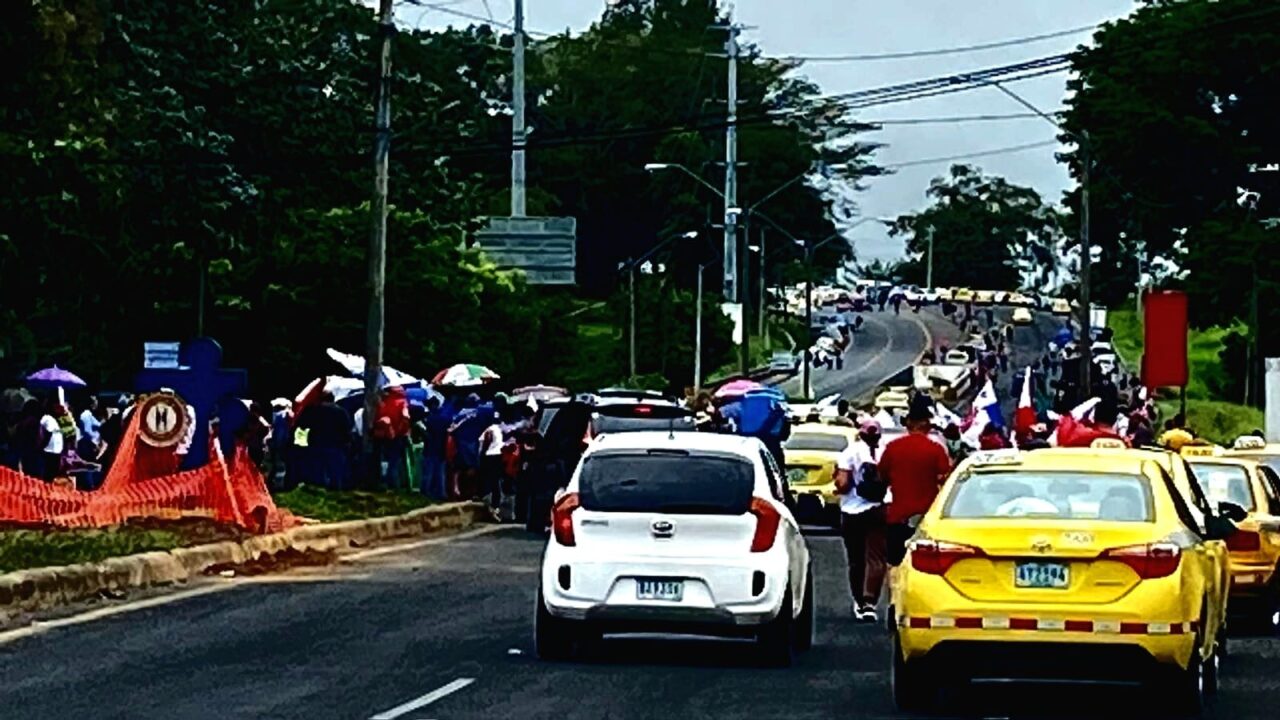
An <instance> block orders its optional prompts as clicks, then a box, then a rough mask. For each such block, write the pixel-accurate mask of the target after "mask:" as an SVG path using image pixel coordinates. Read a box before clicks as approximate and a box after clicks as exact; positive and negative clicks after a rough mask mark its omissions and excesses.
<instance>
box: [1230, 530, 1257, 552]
mask: <svg viewBox="0 0 1280 720" xmlns="http://www.w3.org/2000/svg"><path fill="white" fill-rule="evenodd" d="M1227 549H1228V550H1231V551H1235V552H1257V551H1259V550H1261V549H1262V536H1261V535H1259V534H1258V533H1256V532H1253V531H1252V530H1237V531H1235V532H1233V533H1231V534H1230V535H1228V536H1227Z"/></svg>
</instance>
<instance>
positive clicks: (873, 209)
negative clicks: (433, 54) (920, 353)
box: [400, 0, 1134, 261]
mask: <svg viewBox="0 0 1280 720" xmlns="http://www.w3.org/2000/svg"><path fill="white" fill-rule="evenodd" d="M440 4H442V5H446V6H447V7H448V8H449V9H452V10H457V11H461V12H467V13H473V14H476V15H481V16H487V15H488V14H489V13H490V12H492V14H493V17H494V18H495V19H496V20H497V21H498V22H501V23H506V22H510V19H511V16H512V4H511V0H487V7H486V1H485V0H441V2H440ZM605 4H606V0H525V8H526V9H525V13H526V27H528V28H529V29H530V30H545V31H548V32H561V31H564V30H565V29H569V30H572V31H577V30H582V29H584V28H586V27H587V26H589V25H590V24H591V23H592V22H593V21H594V20H596V19H598V18H599V16H600V14H601V12H602V11H603V9H604V7H605ZM734 6H735V8H736V10H735V19H736V20H737V21H738V22H740V23H743V24H745V25H748V26H753V29H751V30H749V31H748V32H747V33H746V35H745V39H747V40H749V41H751V42H754V43H756V44H757V45H759V46H760V48H761V50H762V51H763V52H764V53H765V54H768V55H810V56H812V55H848V54H876V53H896V52H905V51H913V50H930V49H937V48H952V47H961V46H966V45H974V44H983V43H989V42H996V41H1001V40H1006V39H1011V38H1019V37H1027V36H1035V35H1043V34H1047V33H1053V32H1055V31H1059V30H1066V29H1070V28H1077V27H1082V26H1086V25H1091V24H1096V23H1100V22H1103V21H1105V20H1110V19H1114V18H1116V17H1120V16H1123V15H1125V14H1127V13H1128V12H1129V11H1130V9H1131V8H1132V7H1133V6H1134V3H1133V0H964V1H963V2H959V1H957V0H738V2H736V3H734ZM423 13H424V10H423V9H420V8H414V7H409V8H405V10H403V11H402V12H401V13H400V18H401V20H402V21H405V22H410V23H415V24H416V23H418V22H421V24H422V26H423V27H440V26H444V25H455V24H461V25H466V24H469V23H470V22H471V21H469V20H466V19H463V18H459V17H457V16H452V15H449V14H446V13H443V12H440V11H439V10H431V9H427V10H426V11H425V13H426V14H425V15H424V14H423ZM1088 37H1089V34H1088V33H1087V32H1081V33H1079V34H1076V35H1071V36H1069V37H1060V38H1055V39H1048V40H1042V41H1038V42H1032V43H1027V44H1024V45H1017V46H1013V47H1003V48H997V49H989V50H982V51H977V52H969V53H963V54H956V55H946V56H941V57H925V58H911V59H902V60H884V61H873V62H866V61H863V62H841V63H810V64H807V65H805V66H804V67H803V68H801V70H800V71H799V72H800V73H801V74H804V75H807V76H808V77H809V78H811V79H812V80H814V81H815V82H817V83H818V84H819V85H820V86H821V87H822V90H823V92H824V93H840V92H848V91H851V90H860V89H864V88H871V87H877V86H880V85H886V84H893V83H898V82H904V81H909V80H916V79H921V78H929V77H936V76H940V75H949V74H953V73H956V72H963V71H967V70H977V69H981V68H987V67H993V66H999V65H1007V64H1011V63H1016V62H1021V61H1023V60H1029V59H1033V58H1038V57H1043V56H1046V55H1053V54H1057V53H1061V52H1067V51H1070V50H1072V49H1074V48H1075V47H1076V46H1077V45H1078V44H1080V43H1082V42H1085V41H1087V40H1088ZM1066 77H1067V76H1066V74H1065V73H1062V74H1059V75H1052V76H1048V77H1043V78H1036V79H1033V80H1027V81H1023V82H1020V83H1016V84H1014V85H1011V89H1013V90H1015V91H1016V92H1018V93H1019V94H1020V95H1022V96H1023V97H1025V98H1027V99H1028V100H1030V101H1031V102H1032V103H1034V104H1035V105H1037V106H1038V107H1040V108H1042V109H1044V110H1054V109H1057V108H1059V107H1060V106H1061V104H1062V100H1063V97H1064V95H1065V93H1066V87H1065V82H1066ZM1024 111H1025V108H1022V107H1021V106H1019V105H1017V104H1016V103H1015V102H1014V101H1013V100H1012V99H1010V98H1008V97H1007V96H1005V95H1003V94H1002V93H1000V91H998V90H995V89H983V90H973V91H969V92H965V93H958V94H953V95H947V96H943V97H938V98H930V99H925V100H918V101H913V102H907V103H900V104H894V105H887V106H882V107H878V108H873V109H869V110H865V111H862V114H861V115H860V118H861V119H865V120H881V119H899V118H932V117H953V116H965V115H979V114H1008V113H1018V112H1024ZM865 137H867V138H868V139H875V140H878V141H880V142H884V143H887V144H888V147H886V148H884V149H883V150H881V151H880V152H879V153H878V154H877V157H876V159H877V161H878V162H880V163H881V164H885V165H893V164H897V163H903V162H912V161H916V160H927V159H932V158H942V157H949V156H954V155H963V154H966V153H974V152H983V151H986V150H993V149H999V148H1006V147H1009V146H1014V145H1023V144H1029V143H1035V142H1042V141H1049V140H1053V139H1054V137H1055V131H1054V129H1053V127H1052V126H1050V125H1049V124H1048V123H1046V122H1045V121H1044V120H1042V119H1039V118H1029V119H1019V120H1008V121H999V122H981V123H963V124H945V125H895V126H887V127H886V128H885V129H884V130H882V131H880V132H877V133H874V134H871V135H867V136H865ZM1058 150H1059V148H1058V147H1055V146H1048V147H1039V148H1035V149H1029V150H1025V151H1022V152H1017V153H1009V154H1002V155H996V156H991V157H983V158H976V159H973V160H970V161H968V162H972V163H974V164H977V165H979V166H980V167H982V168H983V169H984V170H985V171H987V172H990V173H993V174H998V175H1002V176H1004V177H1006V178H1008V179H1009V180H1010V181H1012V182H1015V183H1018V184H1022V185H1027V186H1030V187H1033V188H1035V189H1036V190H1037V191H1039V192H1040V194H1041V195H1042V196H1043V197H1045V198H1046V199H1048V200H1050V201H1053V202H1057V201H1058V200H1059V199H1060V198H1061V195H1062V191H1063V190H1065V189H1066V188H1067V187H1068V186H1069V184H1070V180H1069V178H1068V176H1067V173H1066V170H1065V169H1064V167H1063V166H1062V165H1061V164H1059V163H1058V162H1057V161H1056V160H1055V159H1054V153H1055V152H1057V151H1058ZM533 162H536V160H533ZM948 165H949V163H947V162H939V163H932V164H927V165H922V166H913V167H909V168H903V169H902V170H900V171H899V172H897V173H896V174H894V175H891V176H888V177H884V178H879V179H875V180H873V181H872V182H871V184H870V187H869V188H868V190H867V191H866V192H865V193H862V194H861V195H860V197H859V204H860V206H861V209H862V212H863V214H864V216H868V217H895V216H897V215H900V214H902V213H907V212H911V211H912V210H915V209H918V208H919V207H921V206H922V205H924V204H925V201H926V199H925V195H924V192H925V189H926V188H927V187H928V185H929V181H930V180H931V179H932V178H933V177H936V176H937V175H939V174H940V173H943V172H945V171H946V169H947V167H948ZM853 240H854V244H855V249H856V250H857V253H858V256H859V259H860V260H864V261H866V260H871V259H875V258H887V257H894V256H897V255H900V254H901V252H902V246H901V243H900V242H897V241H894V240H891V239H889V238H888V237H887V235H886V234H885V233H884V232H883V230H882V228H881V226H880V225H879V224H878V223H867V224H865V225H863V226H861V227H859V228H858V229H857V230H855V231H854V232H853Z"/></svg>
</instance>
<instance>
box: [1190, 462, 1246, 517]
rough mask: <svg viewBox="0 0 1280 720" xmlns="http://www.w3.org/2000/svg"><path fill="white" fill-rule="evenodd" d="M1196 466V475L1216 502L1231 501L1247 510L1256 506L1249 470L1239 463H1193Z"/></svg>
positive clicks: (1206, 492)
mask: <svg viewBox="0 0 1280 720" xmlns="http://www.w3.org/2000/svg"><path fill="white" fill-rule="evenodd" d="M1191 466H1192V467H1194V468H1195V471H1196V474H1195V477H1196V479H1197V480H1198V481H1199V484H1200V487H1201V488H1202V489H1203V490H1204V493H1205V495H1207V496H1208V497H1209V500H1211V501H1212V502H1214V503H1220V502H1230V503H1235V504H1236V505H1239V506H1240V507H1242V508H1244V509H1245V510H1253V509H1254V508H1255V505H1254V502H1253V486H1252V483H1250V481H1249V471H1248V470H1246V469H1245V468H1243V467H1241V466H1239V465H1224V464H1221V463H1197V462H1193V463H1191Z"/></svg>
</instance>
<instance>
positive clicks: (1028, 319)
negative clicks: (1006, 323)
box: [1012, 307, 1035, 325]
mask: <svg viewBox="0 0 1280 720" xmlns="http://www.w3.org/2000/svg"><path fill="white" fill-rule="evenodd" d="M1012 320H1013V324H1014V325H1030V324H1031V323H1033V322H1035V316H1033V315H1032V314H1031V311H1030V310H1028V309H1027V308H1024V307H1019V308H1014V310H1013V317H1012Z"/></svg>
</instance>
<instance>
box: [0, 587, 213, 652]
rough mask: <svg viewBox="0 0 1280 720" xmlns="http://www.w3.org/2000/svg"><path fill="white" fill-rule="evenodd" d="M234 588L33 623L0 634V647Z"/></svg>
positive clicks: (188, 592) (178, 594)
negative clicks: (24, 639) (48, 633)
mask: <svg viewBox="0 0 1280 720" xmlns="http://www.w3.org/2000/svg"><path fill="white" fill-rule="evenodd" d="M234 587H238V585H237V584H236V583H232V582H227V583H218V584H216V585H206V586H203V587H198V588H193V589H191V590H184V591H182V592H176V593H173V594H171V595H159V596H157V597H152V598H146V599H145V600H135V601H133V602H128V603H124V604H122V605H112V606H111V607H104V608H98V609H96V610H90V611H88V612H83V613H80V614H79V615H72V616H71V617H65V618H58V619H56V620H46V621H41V622H35V623H32V624H30V625H28V626H26V627H20V628H16V629H14V630H9V631H6V632H2V633H0V645H7V644H9V643H11V642H14V641H15V640H21V639H22V638H28V637H33V636H35V635H42V634H44V633H47V632H49V631H50V630H57V629H58V628H64V627H71V626H73V625H82V624H84V623H87V622H93V621H94V620H101V619H103V618H108V617H112V616H114V615H123V614H125V613H131V612H136V611H138V610H146V609H147V608H153V607H159V606H161V605H168V604H169V603H175V602H181V601H183V600H189V599H191V598H195V597H200V596H202V595H212V594H213V593H220V592H223V591H225V590H230V589H232V588H234Z"/></svg>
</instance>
